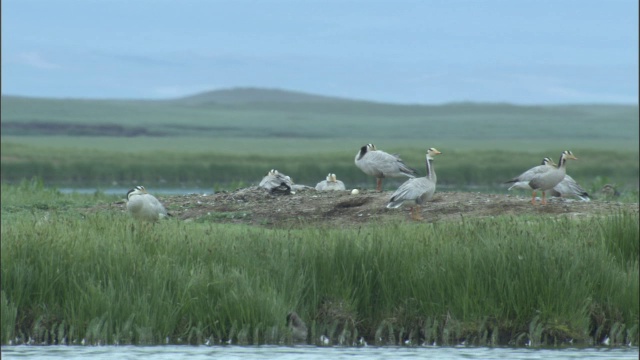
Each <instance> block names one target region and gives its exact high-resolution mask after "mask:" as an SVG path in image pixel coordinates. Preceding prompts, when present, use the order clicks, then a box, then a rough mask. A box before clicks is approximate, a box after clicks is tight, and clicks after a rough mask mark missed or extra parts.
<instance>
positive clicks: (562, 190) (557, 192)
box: [549, 175, 591, 201]
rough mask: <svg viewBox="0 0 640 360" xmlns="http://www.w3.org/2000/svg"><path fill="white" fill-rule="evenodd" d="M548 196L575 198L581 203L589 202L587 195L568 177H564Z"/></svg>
mask: <svg viewBox="0 0 640 360" xmlns="http://www.w3.org/2000/svg"><path fill="white" fill-rule="evenodd" d="M549 195H551V196H555V197H571V196H575V197H577V198H579V199H580V200H582V201H591V198H590V196H589V193H587V191H586V190H585V189H583V188H582V186H580V185H579V184H578V182H576V181H575V180H574V179H573V178H572V177H571V176H569V175H565V176H564V179H562V181H560V183H559V184H558V185H556V186H554V187H553V189H551V190H550V191H549Z"/></svg>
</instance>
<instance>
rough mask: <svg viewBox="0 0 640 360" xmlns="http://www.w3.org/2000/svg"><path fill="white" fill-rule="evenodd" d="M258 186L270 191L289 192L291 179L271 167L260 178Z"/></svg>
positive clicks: (291, 185) (291, 183) (291, 184)
mask: <svg viewBox="0 0 640 360" xmlns="http://www.w3.org/2000/svg"><path fill="white" fill-rule="evenodd" d="M258 186H260V187H261V188H264V189H267V190H268V191H269V192H270V193H284V194H290V193H291V188H292V187H293V181H292V180H291V177H289V176H287V175H285V174H282V173H280V172H278V170H274V169H271V170H269V172H268V173H267V174H266V175H265V176H264V177H263V178H262V181H260V184H259V185H258Z"/></svg>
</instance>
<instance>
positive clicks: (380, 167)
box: [355, 144, 418, 191]
mask: <svg viewBox="0 0 640 360" xmlns="http://www.w3.org/2000/svg"><path fill="white" fill-rule="evenodd" d="M355 163H356V166H357V167H359V168H360V170H362V171H363V172H364V173H365V174H367V175H370V176H375V178H376V190H377V191H382V179H383V178H385V177H400V176H408V177H410V178H414V177H416V175H418V173H417V172H416V171H415V170H414V169H412V168H410V167H409V166H407V164H405V163H404V161H402V159H400V157H399V156H398V155H392V154H389V153H386V152H384V151H382V150H377V149H376V147H375V145H373V144H367V145H365V146H363V147H361V148H360V151H358V153H357V154H356V158H355Z"/></svg>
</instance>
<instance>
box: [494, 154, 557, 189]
mask: <svg viewBox="0 0 640 360" xmlns="http://www.w3.org/2000/svg"><path fill="white" fill-rule="evenodd" d="M555 165H556V163H554V162H553V160H551V158H548V157H546V158H544V159H542V164H540V165H538V166H534V167H532V168H531V169H529V170H527V171H525V172H523V173H522V174H520V175H518V176H516V177H514V178H513V179H511V180H509V181H507V182H506V183H505V184H511V183H513V185H511V187H509V190H511V189H521V190H532V189H531V187H530V186H529V181H531V179H533V178H534V177H535V176H536V175H538V174H542V173H545V172H547V171H549V170H553V169H555V168H556V167H555Z"/></svg>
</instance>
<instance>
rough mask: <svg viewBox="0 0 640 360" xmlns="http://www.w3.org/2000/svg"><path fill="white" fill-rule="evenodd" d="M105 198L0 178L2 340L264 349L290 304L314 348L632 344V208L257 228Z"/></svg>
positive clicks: (276, 337)
mask: <svg viewBox="0 0 640 360" xmlns="http://www.w3.org/2000/svg"><path fill="white" fill-rule="evenodd" d="M113 200H114V198H113V197H107V196H104V195H101V194H96V195H85V196H82V195H63V194H60V193H58V192H56V191H53V190H49V189H46V188H44V187H42V186H41V185H40V184H39V183H38V182H37V181H35V182H24V183H23V184H21V185H20V186H7V185H3V187H2V243H1V246H2V249H1V250H2V251H1V256H2V277H1V281H2V297H1V299H0V300H1V301H0V304H1V305H2V321H1V324H0V325H1V326H0V330H1V331H2V333H1V339H2V344H7V343H9V342H11V343H21V342H26V341H29V339H31V340H32V341H33V342H35V343H48V344H52V343H80V342H81V341H82V340H83V339H84V340H85V341H86V343H89V344H98V343H100V344H114V343H118V344H160V343H166V342H169V343H191V344H203V343H205V342H207V341H209V342H210V343H225V342H231V343H233V344H280V343H288V342H290V341H291V338H290V334H289V333H288V332H287V329H286V326H285V320H284V319H285V316H286V314H287V312H289V311H292V310H295V311H297V312H298V313H299V314H300V315H301V317H302V318H303V319H305V320H306V322H307V325H308V326H309V329H310V336H309V342H310V343H314V344H320V340H319V338H320V336H321V335H325V336H328V337H329V338H330V339H331V340H330V341H331V343H334V344H337V343H340V344H346V345H353V344H355V345H358V344H361V341H366V342H368V343H369V344H374V343H375V344H380V345H388V344H413V345H417V344H421V343H428V344H432V343H436V344H438V345H454V344H459V343H461V342H463V341H464V342H465V343H466V344H470V345H471V344H474V345H505V344H511V345H523V344H524V343H527V342H531V344H532V345H533V346H538V345H554V344H566V343H568V342H570V341H575V342H574V344H576V343H577V344H592V343H594V342H600V341H602V339H603V338H604V337H605V336H608V337H609V338H610V340H611V344H612V345H621V344H627V343H632V344H635V345H637V344H638V323H639V310H638V309H639V305H640V304H639V299H638V292H639V288H638V287H639V286H638V244H637V237H638V215H637V214H628V213H620V214H612V216H610V217H603V218H594V219H591V220H589V221H579V220H570V219H564V218H558V219H554V218H547V217H499V218H492V219H476V220H471V219H462V220H461V221H460V222H442V223H434V224H414V223H407V222H397V223H392V224H387V225H369V226H362V227H359V228H345V229H329V228H323V227H304V226H303V227H302V228H295V229H293V228H292V229H288V228H280V229H278V228H276V229H263V228H257V227H249V226H238V225H225V224H216V223H208V222H202V223H194V222H181V221H178V220H175V219H172V220H168V221H163V222H160V223H157V224H139V223H134V222H133V221H132V220H131V219H129V217H128V216H126V214H122V213H120V212H117V211H113V212H112V211H108V210H105V211H102V212H98V213H89V212H85V211H84V207H85V206H86V205H87V203H90V202H93V203H95V202H109V201H113ZM45 203H46V204H50V205H49V206H48V207H46V208H45V207H44V206H43V205H42V204H45ZM361 339H362V340H361Z"/></svg>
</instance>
